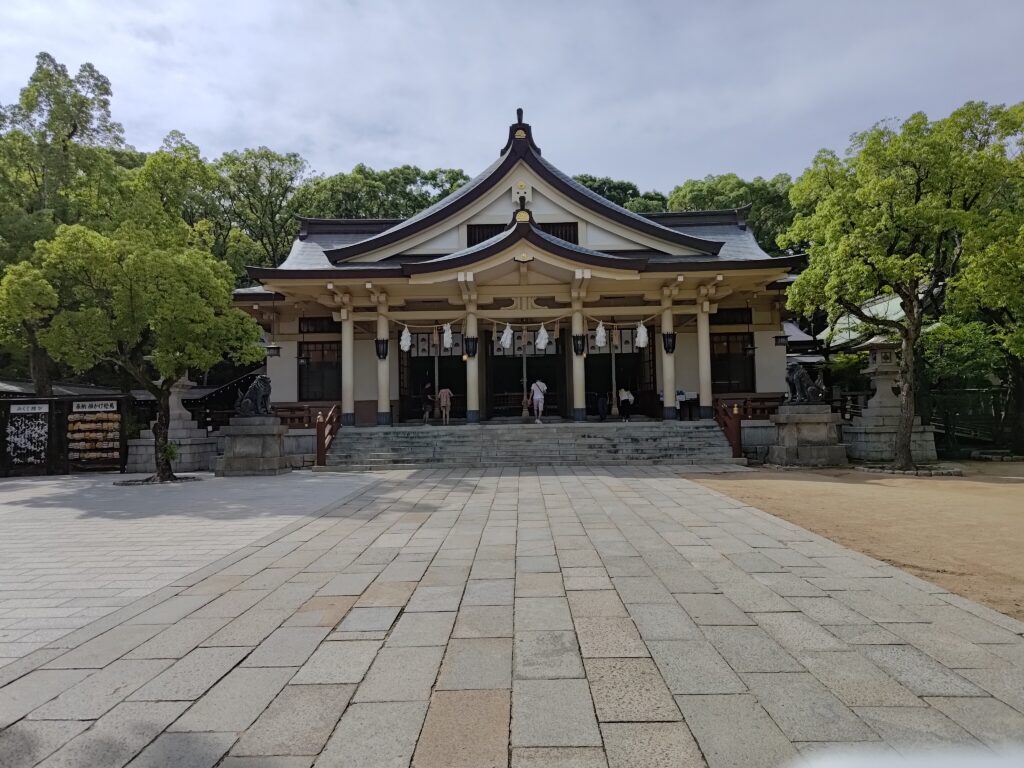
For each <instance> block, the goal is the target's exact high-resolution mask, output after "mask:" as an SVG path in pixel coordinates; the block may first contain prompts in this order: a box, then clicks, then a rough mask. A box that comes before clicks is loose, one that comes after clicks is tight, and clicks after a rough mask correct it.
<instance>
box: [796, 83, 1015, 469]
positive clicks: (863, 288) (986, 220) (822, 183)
mask: <svg viewBox="0 0 1024 768" xmlns="http://www.w3.org/2000/svg"><path fill="white" fill-rule="evenodd" d="M1021 115H1022V108H1021V107H1014V108H1010V109H1007V108H1005V107H1002V106H989V105H987V104H983V103H979V102H970V103H968V104H965V105H964V106H963V107H961V108H960V109H958V110H956V111H955V112H953V113H952V114H951V115H950V116H949V117H947V118H943V119H941V120H934V121H931V120H929V119H928V118H927V117H926V116H925V115H924V114H921V113H917V114H915V115H912V116H911V117H910V118H908V119H907V120H906V121H905V122H904V123H903V124H902V125H899V126H893V125H889V124H879V125H876V126H875V127H873V128H871V129H870V130H867V131H864V132H863V133H860V134H858V135H856V136H855V137H854V139H853V143H852V145H851V147H850V149H849V151H848V152H847V154H846V155H845V156H844V157H840V156H838V155H837V154H836V153H834V152H831V151H828V150H822V151H821V152H819V153H818V155H817V156H816V157H815V159H814V162H813V164H812V165H811V167H810V168H809V169H808V170H807V171H806V172H805V173H804V174H803V175H802V176H801V177H800V178H799V179H798V180H797V181H796V183H795V184H794V185H793V188H792V190H791V193H790V196H791V199H792V202H793V204H794V207H795V208H796V209H797V211H798V212H799V213H798V215H797V216H796V218H795V220H794V222H793V225H792V226H791V227H790V229H789V230H788V231H787V232H786V233H785V234H784V235H783V237H782V238H780V243H781V244H782V245H791V244H796V243H807V244H808V247H807V252H808V255H809V263H808V266H807V269H805V270H804V272H803V273H802V274H801V275H800V276H799V277H798V278H797V280H796V282H795V283H794V284H793V285H792V287H791V288H790V290H789V293H788V296H789V306H790V307H791V308H793V309H796V310H798V311H802V312H804V313H810V312H813V311H814V310H815V309H816V308H818V307H822V308H824V309H825V310H826V311H827V312H828V315H829V317H830V319H833V320H834V319H836V318H837V317H839V316H841V315H843V314H851V315H853V316H854V317H856V318H857V319H859V320H860V321H861V322H863V323H864V324H865V325H867V326H868V327H870V328H873V329H876V330H877V331H879V332H882V333H887V334H890V335H893V336H896V337H897V338H899V340H900V342H901V346H902V354H901V363H900V376H899V380H900V400H901V421H900V431H899V433H898V436H897V443H896V456H897V465H898V466H901V467H904V468H906V467H909V466H910V465H911V464H912V460H911V455H910V435H911V430H912V426H913V418H914V401H913V397H914V379H915V377H914V370H913V368H914V359H915V351H916V348H917V344H918V341H919V338H920V334H921V328H922V325H923V323H924V321H925V318H926V316H934V315H935V314H936V313H937V312H938V311H939V308H940V305H941V301H942V298H943V296H944V292H945V288H946V285H947V283H948V281H950V280H951V279H952V278H954V277H955V276H956V275H957V273H958V272H959V270H960V268H961V267H962V265H963V263H964V262H965V261H969V260H970V259H972V258H974V257H975V255H976V252H977V251H978V246H976V245H972V244H973V243H977V242H984V240H985V239H986V237H985V235H984V233H985V232H986V231H988V228H989V226H990V221H991V216H992V214H993V212H994V211H995V210H997V209H998V207H999V205H1000V204H1001V203H1002V202H1004V201H1005V199H1006V192H1007V186H1008V184H1009V183H1010V180H1011V179H1012V178H1013V177H1014V172H1015V170H1014V162H1015V161H1014V160H1013V158H1012V154H1013V152H1014V151H1015V148H1016V147H1017V146H1018V145H1019V142H1020V140H1021V139H1022V137H1024V128H1022V120H1021ZM884 294H890V295H895V296H897V297H898V298H899V301H900V306H901V308H902V310H903V317H902V318H892V317H875V316H873V315H871V314H869V313H867V312H865V311H864V310H863V309H862V305H863V304H864V303H865V302H866V301H868V300H869V299H871V298H874V297H876V296H880V295H884Z"/></svg>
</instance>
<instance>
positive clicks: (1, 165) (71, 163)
mask: <svg viewBox="0 0 1024 768" xmlns="http://www.w3.org/2000/svg"><path fill="white" fill-rule="evenodd" d="M110 97H111V88H110V81H109V80H108V79H107V78H106V77H104V76H103V75H102V74H101V73H100V72H99V71H98V70H97V69H96V68H95V67H94V66H93V65H92V64H83V65H82V66H81V67H80V68H79V70H78V72H77V73H76V74H75V75H74V76H72V75H71V74H70V73H69V72H68V70H67V67H65V66H64V65H63V64H60V63H59V62H57V61H56V59H54V58H53V56H51V55H50V54H48V53H40V54H39V55H38V56H37V57H36V67H35V70H34V71H33V72H32V75H31V76H30V77H29V81H28V84H27V85H26V86H25V87H24V88H22V90H21V93H20V94H19V97H18V100H17V101H16V102H14V103H13V104H8V105H5V106H0V221H2V223H3V225H4V226H3V232H4V237H3V242H2V243H0V248H2V250H0V259H2V260H3V261H4V262H7V263H9V262H11V261H15V260H18V259H22V258H27V257H28V256H29V255H30V254H31V249H32V243H33V242H35V240H36V239H39V238H40V237H48V236H49V235H50V234H52V232H53V229H54V227H56V225H57V224H59V223H67V222H74V221H79V220H82V219H84V218H87V217H89V216H90V215H93V214H96V213H100V214H101V213H102V210H97V203H98V202H99V203H100V205H102V201H103V199H104V198H105V197H106V192H107V185H108V184H109V183H110V182H111V181H112V180H113V178H114V177H115V176H116V171H117V168H118V167H119V165H121V164H122V163H124V162H126V161H130V154H120V153H113V152H110V151H107V150H110V149H114V148H120V147H122V146H123V131H122V129H121V126H120V125H119V124H118V123H116V122H114V120H113V119H112V118H111V113H110Z"/></svg>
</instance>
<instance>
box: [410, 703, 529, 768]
mask: <svg viewBox="0 0 1024 768" xmlns="http://www.w3.org/2000/svg"><path fill="white" fill-rule="evenodd" d="M509 694H510V691H509V690H507V689H506V690H495V691H486V690H479V691H477V690H470V691H442V690H438V691H437V692H435V693H434V695H433V696H432V697H431V699H430V706H429V707H428V708H427V717H426V721H425V722H424V724H423V732H422V733H421V734H420V738H419V742H418V744H417V746H416V752H415V754H414V755H413V759H412V765H413V768H506V766H508V734H509V718H510V711H509V707H510V700H509Z"/></svg>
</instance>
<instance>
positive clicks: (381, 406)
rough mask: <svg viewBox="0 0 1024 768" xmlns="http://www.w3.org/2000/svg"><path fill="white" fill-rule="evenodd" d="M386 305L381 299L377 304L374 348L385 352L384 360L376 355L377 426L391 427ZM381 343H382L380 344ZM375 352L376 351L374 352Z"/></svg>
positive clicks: (389, 332)
mask: <svg viewBox="0 0 1024 768" xmlns="http://www.w3.org/2000/svg"><path fill="white" fill-rule="evenodd" d="M387 311H388V304H387V300H386V299H381V300H380V301H379V303H378V304H377V343H376V345H375V346H376V347H378V348H380V347H383V349H384V350H386V352H387V354H385V356H384V359H383V360H382V359H381V358H380V354H379V352H378V354H377V424H378V425H380V426H390V425H391V343H390V341H389V337H390V335H391V330H390V328H389V325H388V318H387V314H386V313H387ZM382 342H383V343H382ZM375 351H376V350H375Z"/></svg>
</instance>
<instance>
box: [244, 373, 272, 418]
mask: <svg viewBox="0 0 1024 768" xmlns="http://www.w3.org/2000/svg"><path fill="white" fill-rule="evenodd" d="M235 414H236V415H238V416H271V415H273V414H272V413H271V410H270V377H269V376H264V375H262V374H260V375H259V376H257V377H256V378H255V379H253V381H252V384H250V385H249V388H248V389H246V390H245V392H244V393H242V392H241V391H239V393H238V399H237V400H236V401H235Z"/></svg>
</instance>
